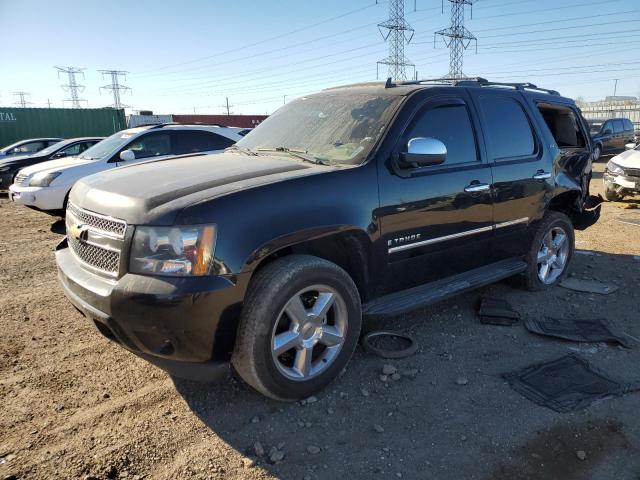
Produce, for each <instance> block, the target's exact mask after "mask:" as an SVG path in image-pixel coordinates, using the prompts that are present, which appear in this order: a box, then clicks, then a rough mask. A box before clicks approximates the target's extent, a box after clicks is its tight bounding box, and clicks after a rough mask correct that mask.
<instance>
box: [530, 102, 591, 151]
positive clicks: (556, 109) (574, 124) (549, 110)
mask: <svg viewBox="0 0 640 480" xmlns="http://www.w3.org/2000/svg"><path fill="white" fill-rule="evenodd" d="M538 110H540V114H541V115H542V118H544V121H545V123H546V124H547V127H548V128H549V131H550V132H551V135H552V136H553V138H554V140H555V141H556V144H557V145H558V147H559V148H585V147H586V146H587V142H586V139H585V136H584V134H583V132H582V129H581V128H580V122H579V121H578V117H577V115H576V113H575V112H574V111H573V110H572V109H571V108H569V107H566V106H564V105H557V104H548V103H540V104H538Z"/></svg>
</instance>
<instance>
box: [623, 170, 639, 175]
mask: <svg viewBox="0 0 640 480" xmlns="http://www.w3.org/2000/svg"><path fill="white" fill-rule="evenodd" d="M623 170H624V174H625V175H627V176H628V177H640V168H623Z"/></svg>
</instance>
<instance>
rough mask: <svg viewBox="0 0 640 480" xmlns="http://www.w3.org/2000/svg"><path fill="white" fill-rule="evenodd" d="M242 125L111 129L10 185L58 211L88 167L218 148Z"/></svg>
mask: <svg viewBox="0 0 640 480" xmlns="http://www.w3.org/2000/svg"><path fill="white" fill-rule="evenodd" d="M241 130H242V129H241V128H229V127H219V126H204V125H180V124H162V125H152V126H146V127H137V128H130V129H128V130H122V131H120V132H118V133H114V134H113V135H111V136H110V137H108V138H106V139H104V140H103V141H101V142H100V143H98V144H96V145H94V146H93V147H92V148H90V149H88V150H86V151H85V152H84V153H82V154H80V155H79V156H77V157H70V158H64V159H59V160H52V161H49V162H44V163H39V164H37V165H34V166H32V167H27V168H24V169H22V170H20V172H18V174H17V175H16V177H15V183H14V184H13V185H11V186H10V187H9V197H10V198H11V199H12V200H13V201H14V202H16V203H19V204H22V205H26V206H28V207H32V208H36V209H38V210H43V211H46V212H49V213H58V212H59V211H61V210H62V211H63V210H64V208H65V206H66V201H67V197H68V195H69V191H70V190H71V187H72V186H73V184H74V183H75V182H76V181H77V180H79V179H80V178H82V177H86V176H87V175H91V174H92V173H96V172H102V171H104V170H111V169H114V168H116V167H120V166H123V165H132V164H136V163H140V162H148V161H150V160H162V159H167V158H170V157H174V156H176V155H184V154H192V153H202V152H213V151H217V150H223V149H225V148H227V147H229V146H230V145H233V144H234V143H235V142H236V141H238V140H239V139H241V138H242V136H241V135H240V134H239V133H238V132H240V131H241Z"/></svg>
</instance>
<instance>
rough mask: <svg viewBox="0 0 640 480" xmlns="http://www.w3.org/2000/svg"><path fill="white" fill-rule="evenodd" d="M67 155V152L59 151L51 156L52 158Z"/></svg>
mask: <svg viewBox="0 0 640 480" xmlns="http://www.w3.org/2000/svg"><path fill="white" fill-rule="evenodd" d="M66 156H67V154H66V153H64V152H58V153H54V154H53V155H52V156H51V158H64V157H66Z"/></svg>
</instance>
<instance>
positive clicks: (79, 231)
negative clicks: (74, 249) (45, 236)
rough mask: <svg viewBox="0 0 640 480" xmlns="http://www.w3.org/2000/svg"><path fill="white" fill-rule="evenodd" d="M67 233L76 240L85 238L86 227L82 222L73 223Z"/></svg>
mask: <svg viewBox="0 0 640 480" xmlns="http://www.w3.org/2000/svg"><path fill="white" fill-rule="evenodd" d="M69 234H70V235H71V236H72V237H73V238H75V239H76V240H86V239H87V227H85V226H84V225H82V224H74V225H71V227H70V228H69Z"/></svg>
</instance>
